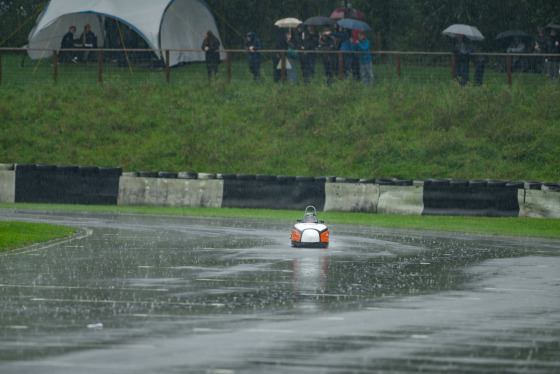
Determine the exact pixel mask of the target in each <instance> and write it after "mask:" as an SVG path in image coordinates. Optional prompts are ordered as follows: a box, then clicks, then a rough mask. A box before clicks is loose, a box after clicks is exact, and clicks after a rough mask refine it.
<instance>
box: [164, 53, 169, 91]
mask: <svg viewBox="0 0 560 374" xmlns="http://www.w3.org/2000/svg"><path fill="white" fill-rule="evenodd" d="M165 82H166V83H169V49H166V50H165Z"/></svg>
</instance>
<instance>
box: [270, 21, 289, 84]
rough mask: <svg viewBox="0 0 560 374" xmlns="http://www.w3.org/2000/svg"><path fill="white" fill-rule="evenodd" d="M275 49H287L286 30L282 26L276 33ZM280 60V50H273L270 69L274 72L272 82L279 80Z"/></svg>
mask: <svg viewBox="0 0 560 374" xmlns="http://www.w3.org/2000/svg"><path fill="white" fill-rule="evenodd" d="M276 49H277V50H279V51H285V50H287V49H288V41H287V40H286V31H285V30H284V29H282V28H280V29H278V33H277V35H276ZM281 60H282V52H275V53H274V55H273V56H272V69H273V73H274V82H276V83H278V82H280V79H281V78H282V66H281V63H280V61H281Z"/></svg>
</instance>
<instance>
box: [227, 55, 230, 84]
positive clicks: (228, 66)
mask: <svg viewBox="0 0 560 374" xmlns="http://www.w3.org/2000/svg"><path fill="white" fill-rule="evenodd" d="M227 80H228V82H230V81H231V52H228V53H227Z"/></svg>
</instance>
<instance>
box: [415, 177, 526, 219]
mask: <svg viewBox="0 0 560 374" xmlns="http://www.w3.org/2000/svg"><path fill="white" fill-rule="evenodd" d="M454 182H455V181H449V180H437V181H436V180H434V181H432V182H431V183H430V185H428V186H426V185H424V191H423V202H424V210H423V212H422V214H423V215H443V216H485V217H516V216H518V215H519V202H518V197H517V190H516V189H514V188H508V187H505V184H506V182H504V183H503V186H492V187H490V186H488V180H475V181H469V182H468V184H466V183H464V182H463V181H460V182H458V183H454Z"/></svg>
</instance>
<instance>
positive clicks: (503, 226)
mask: <svg viewBox="0 0 560 374" xmlns="http://www.w3.org/2000/svg"><path fill="white" fill-rule="evenodd" d="M0 208H16V209H41V210H64V211H89V212H114V213H134V214H161V215H181V216H200V217H234V218H252V219H268V220H279V221H289V222H295V220H297V219H299V218H301V217H300V216H301V215H302V212H300V211H293V210H272V209H236V208H185V207H180V208H170V207H146V206H92V205H54V204H22V203H16V204H11V203H0ZM319 218H320V219H321V220H324V221H325V222H326V223H327V224H329V225H330V224H336V223H338V224H349V225H365V226H372V227H390V228H404V229H406V228H410V229H423V230H440V231H452V232H462V233H477V234H493V235H509V236H528V237H543V238H560V220H557V219H535V218H517V217H506V218H493V217H451V216H404V215H392V214H371V213H346V212H321V213H319Z"/></svg>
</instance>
